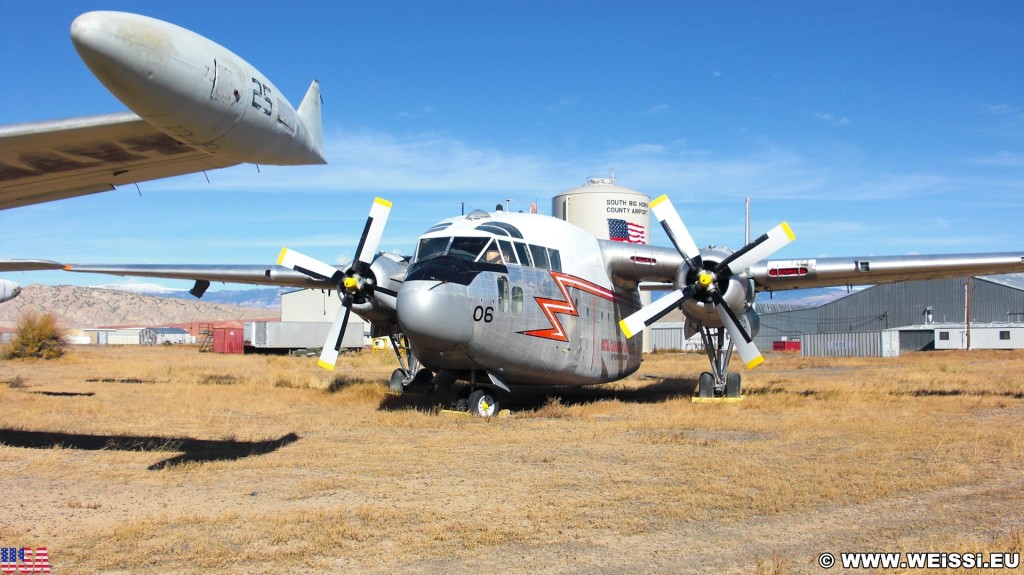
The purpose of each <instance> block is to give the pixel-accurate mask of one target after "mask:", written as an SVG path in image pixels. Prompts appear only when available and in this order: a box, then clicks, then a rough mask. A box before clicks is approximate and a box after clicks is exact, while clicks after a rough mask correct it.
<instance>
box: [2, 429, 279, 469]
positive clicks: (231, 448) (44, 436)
mask: <svg viewBox="0 0 1024 575" xmlns="http://www.w3.org/2000/svg"><path fill="white" fill-rule="evenodd" d="M298 440H299V436H298V435H296V434H294V433H289V434H287V435H283V436H281V437H279V438H277V439H271V440H267V441H234V440H213V439H193V438H191V437H159V436H140V435H88V434H80V433H58V432H53V431H25V430H20V429H3V428H0V444H2V445H8V446H11V447H27V448H31V449H52V448H55V447H62V448H65V449H83V450H86V451H99V450H104V449H109V450H114V451H157V452H170V453H177V452H180V453H181V454H180V455H177V456H175V457H171V458H169V459H164V460H163V461H159V462H157V463H154V464H153V465H150V466H149V467H148V468H147V469H149V470H151V471H154V470H158V469H165V468H167V467H174V466H176V465H181V464H183V463H189V462H198V463H205V462H208V461H233V460H235V459H242V458H243V457H251V456H253V455H265V454H267V453H272V452H274V451H277V450H278V449H280V448H282V447H284V446H285V445H288V444H289V443H294V442H296V441H298Z"/></svg>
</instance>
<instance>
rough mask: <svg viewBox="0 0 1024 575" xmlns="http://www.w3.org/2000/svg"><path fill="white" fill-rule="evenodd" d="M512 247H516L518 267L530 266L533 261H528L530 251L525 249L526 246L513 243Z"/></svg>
mask: <svg viewBox="0 0 1024 575" xmlns="http://www.w3.org/2000/svg"><path fill="white" fill-rule="evenodd" d="M513 245H514V246H515V247H516V254H518V255H519V265H522V266H527V267H529V266H532V265H533V261H531V260H530V250H529V248H527V247H526V244H521V243H519V242H515V243H514V244H513Z"/></svg>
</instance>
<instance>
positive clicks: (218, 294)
mask: <svg viewBox="0 0 1024 575" xmlns="http://www.w3.org/2000/svg"><path fill="white" fill-rule="evenodd" d="M92 287H95V288H97V289H109V290H116V291H123V292H129V293H137V294H141V295H151V296H155V297H169V298H176V299H184V300H191V301H201V302H203V303H221V304H227V305H237V306H242V307H259V308H266V309H272V310H279V309H281V294H282V293H288V292H290V291H293V290H294V288H253V289H240V290H217V291H208V292H206V293H205V294H203V297H202V298H201V299H196V298H195V296H193V295H192V294H190V293H188V290H185V289H174V288H167V287H163V286H160V285H156V284H148V283H130V284H103V285H97V286H92Z"/></svg>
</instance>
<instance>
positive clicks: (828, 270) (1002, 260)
mask: <svg viewBox="0 0 1024 575" xmlns="http://www.w3.org/2000/svg"><path fill="white" fill-rule="evenodd" d="M1019 272H1024V252H1004V253H988V254H949V255H924V256H864V257H839V258H812V259H802V260H767V261H763V262H761V263H759V264H757V265H754V266H752V267H751V268H750V276H751V277H752V278H753V279H754V283H755V284H756V286H757V291H781V290H789V289H800V288H819V287H830V286H847V285H874V284H883V283H895V282H902V281H915V280H930V279H941V278H953V277H968V276H985V275H995V274H1007V273H1019Z"/></svg>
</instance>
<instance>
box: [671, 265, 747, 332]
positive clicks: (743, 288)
mask: <svg viewBox="0 0 1024 575" xmlns="http://www.w3.org/2000/svg"><path fill="white" fill-rule="evenodd" d="M732 253H733V252H732V250H730V249H729V248H722V247H710V248H707V249H704V250H701V252H700V254H701V258H702V259H703V260H704V268H705V269H713V268H714V267H715V266H716V265H718V264H719V263H720V262H721V261H722V260H724V259H725V258H726V257H728V256H729V255H730V254H732ZM699 271H700V270H694V269H692V266H691V264H690V263H689V262H687V263H684V264H683V265H681V266H679V270H678V271H677V272H676V278H675V286H676V288H677V289H682V288H683V287H685V286H687V285H693V284H694V283H695V282H696V281H697V278H696V275H697V273H698V272H699ZM715 286H716V288H717V289H718V291H719V292H720V293H721V294H722V298H723V299H724V300H725V303H726V305H728V306H729V307H730V308H731V309H732V311H733V312H734V313H735V314H736V317H738V318H743V317H745V316H747V315H748V312H749V313H750V314H752V315H753V316H754V317H753V318H752V319H751V318H748V320H747V321H746V322H745V323H748V324H750V327H752V328H754V329H755V330H756V329H757V327H760V321H759V320H758V318H757V313H756V312H754V310H753V309H752V308H753V304H754V297H755V295H756V292H755V291H754V282H753V280H752V279H750V278H749V277H747V275H746V274H745V273H742V274H735V275H732V276H729V277H728V278H725V279H722V278H716V279H715ZM682 309H683V313H684V314H685V315H686V316H687V317H688V318H691V319H694V320H697V321H699V322H700V323H702V324H704V325H705V326H708V327H715V328H717V327H723V324H722V320H721V317H719V315H718V313H717V312H716V311H715V304H714V302H712V301H711V300H710V299H709V298H707V297H700V296H698V297H692V298H687V299H686V300H685V301H684V302H683V305H682ZM755 326H756V327H755Z"/></svg>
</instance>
